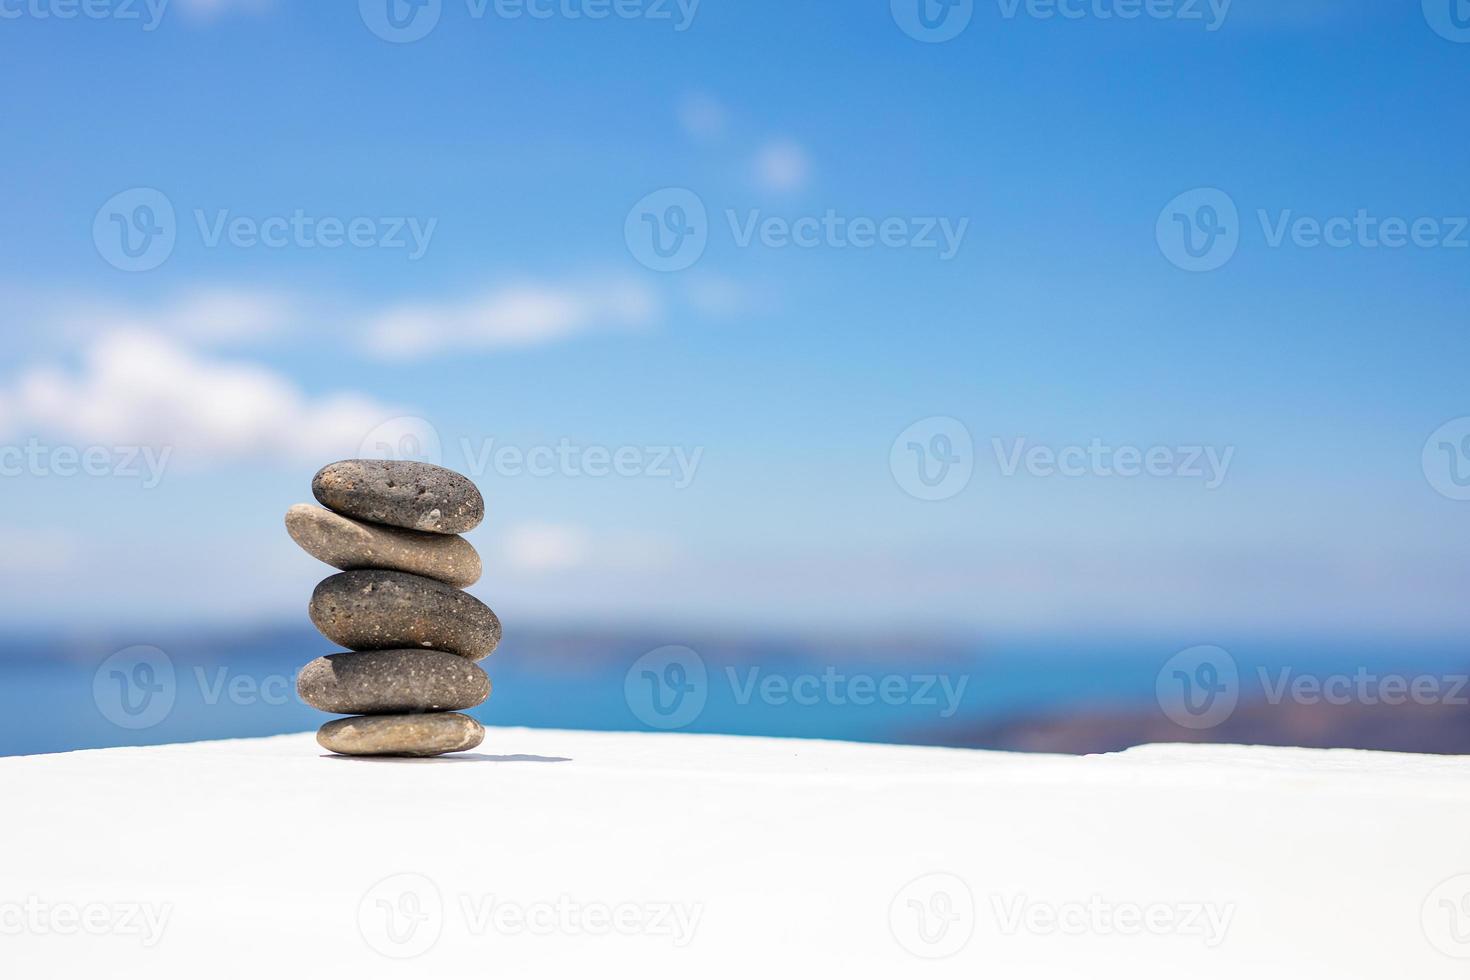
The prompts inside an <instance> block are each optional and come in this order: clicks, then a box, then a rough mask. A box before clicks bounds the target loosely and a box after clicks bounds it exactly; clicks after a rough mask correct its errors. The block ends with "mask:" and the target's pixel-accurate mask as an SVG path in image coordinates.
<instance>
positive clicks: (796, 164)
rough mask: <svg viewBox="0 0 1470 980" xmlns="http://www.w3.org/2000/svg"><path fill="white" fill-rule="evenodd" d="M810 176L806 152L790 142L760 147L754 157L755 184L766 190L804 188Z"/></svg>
mask: <svg viewBox="0 0 1470 980" xmlns="http://www.w3.org/2000/svg"><path fill="white" fill-rule="evenodd" d="M810 176H811V159H810V158H809V157H808V156H807V152H806V150H804V149H803V148H802V147H801V146H800V145H798V144H797V143H794V142H792V141H790V140H777V141H773V142H770V143H767V144H766V145H765V146H762V147H761V148H760V150H759V151H757V152H756V155H755V178H756V182H757V183H759V184H760V185H761V187H763V188H765V189H766V190H771V191H795V190H800V189H801V188H803V187H805V186H806V183H807V180H808V179H809V178H810Z"/></svg>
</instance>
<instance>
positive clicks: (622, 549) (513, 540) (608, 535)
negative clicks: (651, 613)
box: [498, 522, 675, 575]
mask: <svg viewBox="0 0 1470 980" xmlns="http://www.w3.org/2000/svg"><path fill="white" fill-rule="evenodd" d="M498 557H499V559H500V560H499V562H498V564H499V565H500V566H502V567H504V568H506V569H508V570H511V571H515V572H519V573H522V574H528V575H538V574H547V575H550V574H558V573H571V572H593V573H609V572H618V573H624V572H651V571H655V570H661V569H667V568H668V567H670V566H671V565H672V563H673V562H674V559H675V553H674V549H673V547H672V546H671V545H670V544H669V543H668V542H666V541H663V540H661V539H658V538H655V537H653V536H651V535H649V534H646V533H642V532H631V531H609V530H599V531H593V530H591V529H589V528H585V527H581V526H578V525H574V524H551V523H544V522H526V523H522V524H516V525H513V526H511V527H510V528H508V529H507V530H506V532H505V535H504V537H503V538H502V539H501V541H500V544H499V548H498Z"/></svg>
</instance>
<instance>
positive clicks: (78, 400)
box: [0, 331, 401, 464]
mask: <svg viewBox="0 0 1470 980" xmlns="http://www.w3.org/2000/svg"><path fill="white" fill-rule="evenodd" d="M0 404H8V405H9V407H10V412H9V414H10V424H11V427H12V429H15V428H23V429H25V430H26V431H27V433H28V434H41V433H44V434H47V435H54V436H57V437H61V438H66V439H69V440H75V441H77V442H79V443H86V444H89V445H114V446H117V445H143V446H160V447H171V448H172V449H173V450H174V453H175V458H177V459H179V460H180V461H181V462H184V463H186V464H188V463H190V462H191V461H196V462H212V461H216V460H224V459H239V458H255V457H266V458H279V457H286V458H291V459H303V460H319V459H321V458H323V457H325V456H331V455H334V454H351V453H353V452H355V451H356V449H357V448H358V446H359V445H360V443H361V441H362V439H363V438H364V436H365V435H366V434H367V433H368V432H370V431H371V430H372V429H373V428H374V427H375V426H377V425H378V424H380V423H381V422H382V421H383V420H384V419H387V418H391V417H393V416H395V415H398V414H401V410H399V409H394V408H390V407H388V406H385V405H382V404H380V403H378V402H376V401H374V400H373V399H371V398H369V397H367V396H364V395H359V394H354V393H349V392H343V393H339V394H334V395H329V396H326V397H322V398H311V397H308V396H307V395H306V394H305V393H304V392H302V391H301V390H300V389H299V388H298V387H297V386H296V385H295V384H294V383H292V381H291V380H290V379H288V378H287V377H285V376H284V375H281V374H279V373H277V372H275V371H273V370H271V369H270V368H267V367H264V366H262V365H258V364H253V363H249V362H245V361H237V360H225V359H219V358H211V357H207V356H202V355H200V354H198V353H195V352H193V351H190V350H189V349H187V348H186V347H184V346H183V345H182V344H180V343H178V342H177V341H176V340H174V339H172V338H169V337H165V336H162V335H160V334H155V333H146V332H138V331H124V332H118V333H113V334H109V335H107V336H105V337H102V338H100V339H98V340H97V341H96V342H95V343H93V344H92V346H91V347H89V348H88V349H87V350H86V351H85V353H84V354H83V356H82V359H81V363H80V365H79V366H77V367H76V368H74V369H68V368H64V367H58V366H52V365H46V366H37V367H32V368H30V369H28V370H26V371H25V372H23V373H22V374H21V375H20V377H19V378H17V379H16V381H15V382H14V383H13V384H12V385H10V386H8V388H6V389H5V390H0Z"/></svg>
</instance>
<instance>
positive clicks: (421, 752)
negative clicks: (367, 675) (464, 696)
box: [316, 712, 485, 756]
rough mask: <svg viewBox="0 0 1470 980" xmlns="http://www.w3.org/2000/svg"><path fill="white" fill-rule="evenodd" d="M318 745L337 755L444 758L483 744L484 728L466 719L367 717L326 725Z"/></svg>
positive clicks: (450, 715) (456, 716) (448, 716)
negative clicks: (444, 755) (452, 753)
mask: <svg viewBox="0 0 1470 980" xmlns="http://www.w3.org/2000/svg"><path fill="white" fill-rule="evenodd" d="M316 740H317V744H318V745H320V746H321V747H322V748H324V749H327V750H329V751H332V752H336V753H337V754H338V755H408V756H430V755H443V754H444V753H446V752H464V751H465V750H467V749H472V748H474V747H475V746H477V745H479V744H480V743H481V742H483V741H484V740H485V728H484V726H483V725H481V724H480V723H479V722H478V721H475V719H473V718H471V717H470V716H469V715H460V714H455V713H454V712H448V713H444V714H429V715H370V716H367V717H359V718H338V719H337V720H336V721H329V722H327V723H326V724H325V725H323V726H322V727H321V728H320V729H318V730H317V733H316Z"/></svg>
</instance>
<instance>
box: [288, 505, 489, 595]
mask: <svg viewBox="0 0 1470 980" xmlns="http://www.w3.org/2000/svg"><path fill="white" fill-rule="evenodd" d="M286 531H287V532H288V533H290V535H291V538H292V539H293V540H294V541H295V542H296V543H297V544H299V545H300V546H301V547H302V549H303V550H304V551H305V552H306V553H307V554H309V555H311V556H312V557H313V558H316V559H319V560H321V561H324V562H326V563H327V564H328V565H331V566H332V567H333V568H340V569H342V570H343V571H354V570H357V569H363V568H382V569H388V570H390V571H398V572H408V573H410V574H412V575H423V576H427V577H428V578H433V579H438V580H439V581H441V582H446V583H448V584H449V585H452V586H454V587H455V588H460V589H462V588H464V587H465V586H469V585H474V584H475V583H476V582H478V581H479V580H480V572H481V565H480V555H479V552H477V551H475V548H474V545H472V544H470V543H469V542H468V541H466V540H465V539H464V538H462V537H460V536H459V535H457V534H430V533H428V532H425V531H409V530H406V529H404V528H397V527H388V526H386V525H382V524H369V523H367V522H365V521H359V520H354V519H353V518H351V517H344V516H342V515H341V514H336V513H333V512H332V511H330V510H325V509H323V508H321V507H313V506H312V505H311V504H297V505H295V506H294V507H292V508H291V509H290V510H288V511H286Z"/></svg>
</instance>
